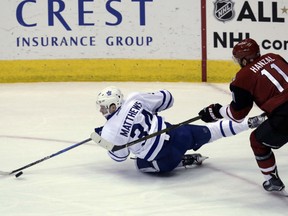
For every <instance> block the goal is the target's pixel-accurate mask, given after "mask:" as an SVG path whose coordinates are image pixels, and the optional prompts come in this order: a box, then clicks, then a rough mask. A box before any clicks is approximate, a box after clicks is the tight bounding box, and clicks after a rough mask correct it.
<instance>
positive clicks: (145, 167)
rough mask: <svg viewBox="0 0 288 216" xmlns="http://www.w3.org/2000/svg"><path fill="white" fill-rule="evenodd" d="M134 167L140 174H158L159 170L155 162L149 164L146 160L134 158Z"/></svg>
mask: <svg viewBox="0 0 288 216" xmlns="http://www.w3.org/2000/svg"><path fill="white" fill-rule="evenodd" d="M135 165H136V167H137V169H138V170H139V171H141V172H146V173H156V172H157V173H158V172H159V171H160V168H159V167H158V164H157V162H156V161H152V162H149V161H147V160H144V159H141V158H136V160H135Z"/></svg>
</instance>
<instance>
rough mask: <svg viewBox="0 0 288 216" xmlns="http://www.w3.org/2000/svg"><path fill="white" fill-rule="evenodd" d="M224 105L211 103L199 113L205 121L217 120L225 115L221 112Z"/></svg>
mask: <svg viewBox="0 0 288 216" xmlns="http://www.w3.org/2000/svg"><path fill="white" fill-rule="evenodd" d="M221 107H222V105H220V104H218V103H217V104H211V105H209V106H208V107H205V108H204V109H202V110H201V111H200V112H199V113H198V115H199V116H201V120H202V121H204V122H216V121H217V120H218V119H222V118H223V117H222V116H221V114H220V109H221Z"/></svg>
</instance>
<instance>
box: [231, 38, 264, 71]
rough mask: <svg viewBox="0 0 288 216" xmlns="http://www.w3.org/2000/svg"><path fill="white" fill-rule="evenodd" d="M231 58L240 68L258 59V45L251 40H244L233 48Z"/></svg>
mask: <svg viewBox="0 0 288 216" xmlns="http://www.w3.org/2000/svg"><path fill="white" fill-rule="evenodd" d="M232 53H233V57H234V59H235V60H236V61H237V62H238V63H239V64H240V65H241V67H244V66H246V65H247V64H249V63H251V62H253V61H254V60H255V59H257V58H259V57H260V49H259V45H258V44H257V42H256V41H254V40H253V39H251V38H246V39H244V40H242V41H240V42H239V43H237V44H236V45H235V46H234V47H233V51H232Z"/></svg>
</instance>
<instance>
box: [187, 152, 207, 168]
mask: <svg viewBox="0 0 288 216" xmlns="http://www.w3.org/2000/svg"><path fill="white" fill-rule="evenodd" d="M207 158H208V157H206V156H202V155H201V154H186V155H184V156H183V158H182V165H183V166H184V167H186V166H192V165H198V166H199V165H201V164H202V163H203V161H204V160H206V159H207Z"/></svg>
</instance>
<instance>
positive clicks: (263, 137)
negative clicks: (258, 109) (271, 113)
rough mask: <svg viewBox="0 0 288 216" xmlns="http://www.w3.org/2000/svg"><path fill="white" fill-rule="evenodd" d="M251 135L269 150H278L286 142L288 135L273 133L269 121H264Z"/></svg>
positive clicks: (273, 130)
mask: <svg viewBox="0 0 288 216" xmlns="http://www.w3.org/2000/svg"><path fill="white" fill-rule="evenodd" d="M253 133H255V139H256V140H257V141H258V142H260V143H262V144H263V145H265V146H268V147H270V148H274V149H278V148H280V147H282V146H283V145H284V144H286V143H287V142H288V135H283V134H280V133H278V132H277V131H275V129H273V128H272V127H271V125H270V123H269V121H265V122H264V123H263V124H261V125H260V126H259V127H258V128H257V129H256V130H255V131H254V132H253Z"/></svg>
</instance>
